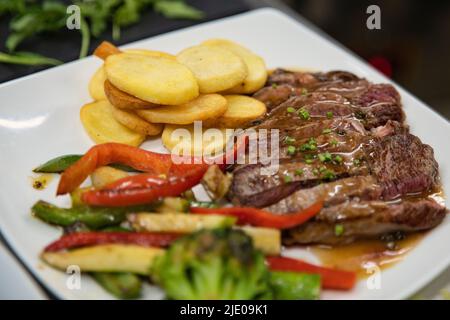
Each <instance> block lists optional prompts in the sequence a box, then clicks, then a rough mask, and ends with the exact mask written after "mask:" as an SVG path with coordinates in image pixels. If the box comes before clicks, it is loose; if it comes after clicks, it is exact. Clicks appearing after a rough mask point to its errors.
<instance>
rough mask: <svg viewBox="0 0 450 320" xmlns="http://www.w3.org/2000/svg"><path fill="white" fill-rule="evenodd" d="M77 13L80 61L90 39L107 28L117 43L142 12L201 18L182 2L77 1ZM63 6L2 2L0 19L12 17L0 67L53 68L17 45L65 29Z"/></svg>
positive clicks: (53, 1)
mask: <svg viewBox="0 0 450 320" xmlns="http://www.w3.org/2000/svg"><path fill="white" fill-rule="evenodd" d="M72 4H75V5H77V6H78V7H79V8H80V12H81V25H80V30H79V31H80V34H81V46H80V58H83V57H85V56H86V55H87V54H88V50H89V44H90V39H91V36H92V37H96V38H98V37H100V36H101V35H102V34H103V32H105V31H106V30H107V28H108V26H109V25H111V26H112V35H113V39H114V40H118V39H120V31H121V29H122V28H124V27H127V26H130V25H132V24H135V23H138V22H139V21H140V19H141V14H142V12H144V11H145V10H148V9H150V8H153V10H155V12H158V13H160V14H162V15H163V16H165V17H167V18H169V19H191V20H197V19H201V18H203V16H204V14H203V12H202V11H200V10H197V9H195V8H193V7H191V6H189V5H188V4H186V3H185V1H184V0H78V1H76V0H75V1H72ZM67 5H68V4H67V2H63V1H56V0H44V1H41V2H37V1H34V0H2V1H1V2H0V16H2V15H10V16H11V17H12V19H11V22H10V25H9V29H10V33H9V35H8V38H7V39H6V43H5V47H6V49H7V50H8V53H2V52H0V63H12V64H24V65H57V64H60V63H62V62H61V61H59V60H56V59H52V58H48V57H44V56H41V55H39V54H36V53H29V52H17V51H16V49H17V48H18V47H19V45H20V44H21V43H22V42H23V41H25V40H26V39H29V38H31V37H33V36H35V35H38V34H41V33H44V32H57V31H59V30H61V29H63V28H66V21H67V18H68V14H67Z"/></svg>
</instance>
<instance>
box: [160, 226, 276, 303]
mask: <svg viewBox="0 0 450 320" xmlns="http://www.w3.org/2000/svg"><path fill="white" fill-rule="evenodd" d="M152 274H153V277H154V280H155V282H156V283H158V284H159V285H160V286H161V287H162V288H163V289H164V290H165V292H166V295H167V297H168V298H170V299H180V300H189V299H200V300H206V299H213V300H220V299H226V300H228V299H269V298H271V297H272V290H271V288H270V284H269V282H270V281H269V280H270V274H269V270H268V269H267V266H266V265H265V262H264V256H263V254H262V253H261V252H259V251H257V250H255V248H254V247H253V242H252V239H251V238H250V237H249V236H247V235H246V234H245V233H244V232H242V231H239V230H233V229H230V228H224V229H214V230H201V231H198V232H196V233H193V234H190V235H187V236H185V237H183V238H181V239H179V240H177V241H176V242H174V243H173V244H172V245H171V246H170V248H169V249H168V250H167V252H166V254H165V255H163V256H162V257H160V258H159V259H158V260H157V261H155V264H154V267H153V270H152Z"/></svg>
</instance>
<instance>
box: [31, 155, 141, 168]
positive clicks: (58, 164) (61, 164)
mask: <svg viewBox="0 0 450 320" xmlns="http://www.w3.org/2000/svg"><path fill="white" fill-rule="evenodd" d="M82 156H83V155H80V154H69V155H65V156H60V157H56V158H54V159H51V160H49V161H47V162H46V163H44V164H42V165H40V166H38V167H37V168H35V169H33V172H36V173H61V172H64V171H65V170H66V169H67V168H68V167H70V166H71V165H73V164H74V163H75V162H77V161H78V160H79V159H81V157H82ZM110 166H111V167H113V168H116V169H119V170H123V171H126V172H138V171H137V170H135V169H133V168H131V167H129V166H125V165H121V164H111V165H110Z"/></svg>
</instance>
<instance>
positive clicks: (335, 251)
mask: <svg viewBox="0 0 450 320" xmlns="http://www.w3.org/2000/svg"><path fill="white" fill-rule="evenodd" d="M425 235H426V233H414V234H410V235H407V236H406V238H405V239H403V240H400V241H397V242H396V246H395V248H394V249H388V247H387V245H386V244H387V243H386V242H383V241H381V240H362V241H357V242H355V243H352V244H348V245H342V246H335V247H330V246H323V245H315V246H308V247H307V250H308V251H310V252H312V253H313V254H314V255H315V256H316V257H317V258H318V259H319V261H320V262H321V264H322V265H323V266H326V267H331V268H335V269H341V270H347V271H353V272H356V273H357V274H358V277H359V278H366V277H368V276H370V274H371V272H370V271H369V269H368V268H373V267H371V265H372V266H373V264H375V265H376V266H377V267H378V268H380V270H383V269H385V268H388V267H391V266H393V265H395V264H396V263H397V262H399V261H401V260H402V259H403V258H404V257H405V256H406V254H407V253H408V252H410V251H411V250H412V249H413V248H414V247H415V246H416V245H417V244H419V243H420V241H421V240H422V238H423V237H424V236H425Z"/></svg>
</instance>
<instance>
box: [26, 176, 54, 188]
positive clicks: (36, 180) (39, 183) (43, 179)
mask: <svg viewBox="0 0 450 320" xmlns="http://www.w3.org/2000/svg"><path fill="white" fill-rule="evenodd" d="M30 179H31V186H32V187H33V188H34V189H36V190H44V189H45V188H46V187H47V185H48V184H49V183H50V182H51V181H52V180H53V175H52V174H49V173H43V174H40V175H38V176H37V177H31V178H30Z"/></svg>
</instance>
